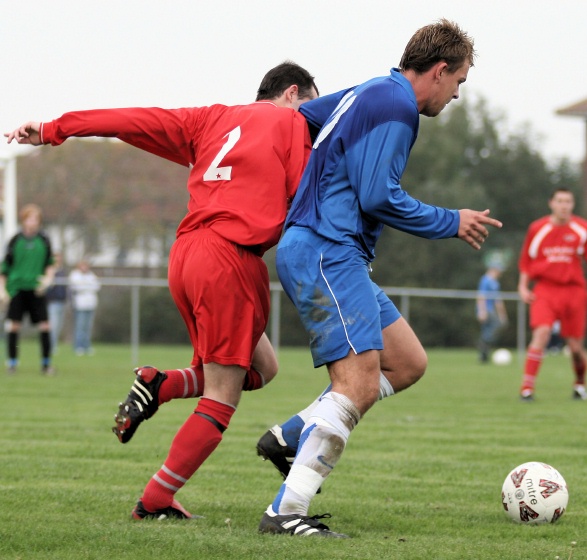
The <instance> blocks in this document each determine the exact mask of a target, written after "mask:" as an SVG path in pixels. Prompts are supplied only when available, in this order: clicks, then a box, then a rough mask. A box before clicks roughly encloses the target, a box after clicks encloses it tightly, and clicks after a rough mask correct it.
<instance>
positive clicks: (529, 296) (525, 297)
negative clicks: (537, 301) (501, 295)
mask: <svg viewBox="0 0 587 560" xmlns="http://www.w3.org/2000/svg"><path fill="white" fill-rule="evenodd" d="M518 294H520V299H521V300H522V301H523V302H524V303H527V304H528V305H530V304H531V303H532V302H533V301H534V297H535V296H534V292H532V290H530V289H529V288H528V287H527V286H518Z"/></svg>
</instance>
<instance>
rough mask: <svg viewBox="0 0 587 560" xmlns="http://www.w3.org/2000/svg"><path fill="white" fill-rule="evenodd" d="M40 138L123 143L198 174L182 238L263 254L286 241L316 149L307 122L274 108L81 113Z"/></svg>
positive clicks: (192, 178) (47, 126)
mask: <svg viewBox="0 0 587 560" xmlns="http://www.w3.org/2000/svg"><path fill="white" fill-rule="evenodd" d="M40 135H41V141H42V142H43V143H45V144H48V143H51V144H52V145H59V144H61V143H63V142H64V141H65V140H66V139H67V138H69V137H71V136H101V137H114V138H119V139H120V140H123V141H124V142H127V143H128V144H131V145H133V146H136V147H137V148H140V149H142V150H146V151H148V152H151V153H153V154H156V155H158V156H161V157H163V158H166V159H169V160H171V161H174V162H176V163H179V164H181V165H186V166H189V167H191V170H190V175H189V178H188V183H187V188H188V191H189V202H188V212H187V215H186V216H185V217H184V219H183V220H182V222H181V223H180V225H179V227H178V230H177V235H178V236H179V235H181V234H182V233H185V232H188V231H192V230H194V229H196V228H198V227H202V226H204V227H209V228H211V229H213V230H214V231H216V233H218V234H219V235H221V236H222V237H224V238H225V239H228V240H230V241H233V242H235V243H238V244H239V245H245V246H249V247H254V248H255V249H256V250H257V251H258V252H259V253H263V252H264V251H265V250H267V249H268V248H269V247H272V246H273V245H275V244H276V243H277V242H278V241H279V237H280V235H281V230H282V227H283V222H284V220H285V215H286V212H287V209H288V205H289V203H290V202H291V200H292V198H293V196H294V194H295V192H296V189H297V187H298V184H299V181H300V179H301V176H302V173H303V170H304V167H305V165H306V163H307V159H308V157H309V154H310V150H311V141H310V135H309V132H308V127H307V125H306V121H305V119H304V117H303V116H302V115H301V114H300V113H298V112H296V111H294V110H293V109H289V108H284V107H278V106H276V105H275V104H273V103H271V102H267V101H260V102H256V103H251V104H249V105H236V106H230V107H229V106H225V105H212V106H210V107H194V108H184V109H159V108H129V109H101V110H93V111H77V112H72V113H65V114H64V115H63V116H62V117H60V118H58V119H56V120H54V121H52V122H48V123H43V124H42V127H41V130H40Z"/></svg>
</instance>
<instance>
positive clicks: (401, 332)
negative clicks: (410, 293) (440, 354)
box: [380, 317, 428, 393]
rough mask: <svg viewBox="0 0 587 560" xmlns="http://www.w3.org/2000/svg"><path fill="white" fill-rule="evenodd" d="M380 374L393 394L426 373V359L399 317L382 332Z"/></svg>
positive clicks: (413, 334)
mask: <svg viewBox="0 0 587 560" xmlns="http://www.w3.org/2000/svg"><path fill="white" fill-rule="evenodd" d="M382 335H383V350H381V352H380V361H381V372H382V373H383V375H385V377H386V378H387V380H388V381H389V383H390V384H391V386H392V387H393V392H394V393H399V392H400V391H403V390H404V389H407V388H408V387H410V386H412V385H413V384H414V383H416V382H417V381H418V380H420V379H421V377H422V376H423V375H424V373H425V371H426V366H427V365H428V357H427V356H426V351H425V350H424V347H423V346H422V344H421V343H420V340H419V339H418V337H417V336H416V334H415V333H414V331H413V330H412V327H410V325H409V324H408V322H407V321H406V320H405V319H404V318H403V317H400V318H399V319H398V320H397V321H395V322H394V323H392V324H391V325H389V326H387V327H385V328H384V329H383V331H382Z"/></svg>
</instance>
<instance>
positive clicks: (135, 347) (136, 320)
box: [130, 284, 140, 366]
mask: <svg viewBox="0 0 587 560" xmlns="http://www.w3.org/2000/svg"><path fill="white" fill-rule="evenodd" d="M139 289H140V286H139V285H138V284H133V285H132V286H131V289H130V349H131V356H130V359H131V365H132V366H138V365H139V342H140V336H139V330H140V298H139Z"/></svg>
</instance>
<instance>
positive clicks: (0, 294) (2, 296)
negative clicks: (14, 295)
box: [0, 286, 10, 305]
mask: <svg viewBox="0 0 587 560" xmlns="http://www.w3.org/2000/svg"><path fill="white" fill-rule="evenodd" d="M9 301H10V294H9V293H8V292H7V291H6V288H5V287H4V286H2V288H0V305H6V304H7V303H8V302H9Z"/></svg>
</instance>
